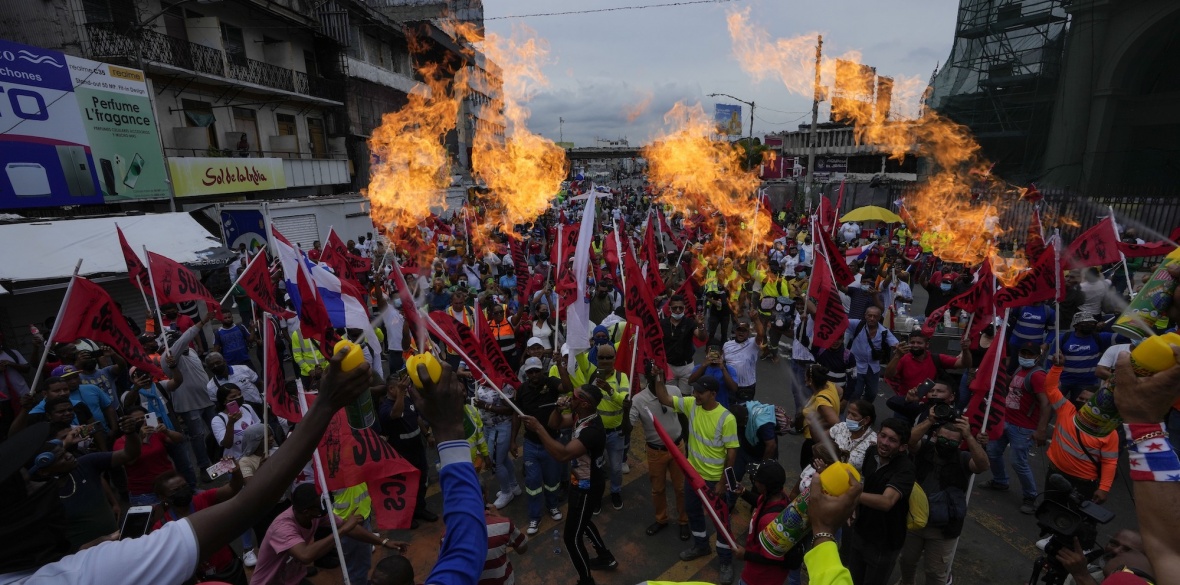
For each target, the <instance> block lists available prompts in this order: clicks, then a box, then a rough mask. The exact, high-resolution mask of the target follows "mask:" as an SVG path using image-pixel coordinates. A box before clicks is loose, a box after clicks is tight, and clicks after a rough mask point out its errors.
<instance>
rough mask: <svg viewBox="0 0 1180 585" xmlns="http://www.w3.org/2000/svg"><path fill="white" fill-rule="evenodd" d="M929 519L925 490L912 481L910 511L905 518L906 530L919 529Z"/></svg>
mask: <svg viewBox="0 0 1180 585" xmlns="http://www.w3.org/2000/svg"><path fill="white" fill-rule="evenodd" d="M929 520H930V502H929V500H927V499H926V491H925V490H923V489H922V486H921V485H918V483H916V482H915V483H914V489H913V491H911V492H910V512H909V514H907V515H906V518H905V529H906V530H921V529H923V528H925V527H926V523H927V522H929Z"/></svg>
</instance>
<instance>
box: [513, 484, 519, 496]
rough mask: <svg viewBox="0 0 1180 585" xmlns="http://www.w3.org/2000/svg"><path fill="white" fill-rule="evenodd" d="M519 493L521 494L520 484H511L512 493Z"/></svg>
mask: <svg viewBox="0 0 1180 585" xmlns="http://www.w3.org/2000/svg"><path fill="white" fill-rule="evenodd" d="M520 494H521V491H520V486H518V485H514V486H512V495H514V496H519V495H520Z"/></svg>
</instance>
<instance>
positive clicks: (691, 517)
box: [684, 480, 733, 565]
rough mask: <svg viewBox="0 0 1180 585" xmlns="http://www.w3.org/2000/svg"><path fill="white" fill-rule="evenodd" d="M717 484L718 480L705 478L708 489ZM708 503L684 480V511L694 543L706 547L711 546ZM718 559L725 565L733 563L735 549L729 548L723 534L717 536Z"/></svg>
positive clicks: (710, 489)
mask: <svg viewBox="0 0 1180 585" xmlns="http://www.w3.org/2000/svg"><path fill="white" fill-rule="evenodd" d="M716 486H717V481H709V480H705V489H706V490H709V491H712V490H713V489H714V488H715V487H716ZM706 505H707V504H705V503H704V502H702V501H701V498H700V496H698V495H697V492H696V490H694V489H692V485H691V484H690V483H689V482H687V481H686V482H684V511H685V513H687V514H688V527H689V529H690V530H692V538H693V543H694V545H695V546H696V547H697V548H704V549H707V548H709V533H708V531H707V528H706V526H705V517H706V516H707V515H708V514H707V513H706V512H705V506H706ZM709 519H710V520H712V516H709ZM725 529H726V530H729V526H726V527H725ZM731 534H732V532H731ZM717 560H719V561H721V564H723V565H729V564H732V563H733V550H731V549H730V548H729V544H727V543H726V542H725V539H724V538H722V537H721V536H718V537H717Z"/></svg>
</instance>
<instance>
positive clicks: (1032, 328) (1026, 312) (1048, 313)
mask: <svg viewBox="0 0 1180 585" xmlns="http://www.w3.org/2000/svg"><path fill="white" fill-rule="evenodd" d="M1052 317H1053V311H1052V310H1051V309H1049V307H1046V306H1045V305H1040V306H1035V307H1021V309H1020V316H1019V317H1017V318H1016V326H1015V327H1013V328H1012V337H1013V338H1014V340H1019V341H1032V342H1034V343H1036V344H1038V345H1040V343H1041V341H1042V340H1043V339H1044V338H1045V329H1047V328H1048V326H1049V321H1050V319H1051V318H1052Z"/></svg>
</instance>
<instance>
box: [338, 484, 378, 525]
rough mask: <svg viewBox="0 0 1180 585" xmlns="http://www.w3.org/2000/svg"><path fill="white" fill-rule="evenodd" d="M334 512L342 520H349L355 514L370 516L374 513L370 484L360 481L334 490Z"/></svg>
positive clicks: (362, 516) (363, 516)
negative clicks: (348, 486)
mask: <svg viewBox="0 0 1180 585" xmlns="http://www.w3.org/2000/svg"><path fill="white" fill-rule="evenodd" d="M332 512H333V513H334V514H336V515H337V516H339V517H340V518H341V519H342V520H347V519H348V518H351V517H352V516H353V515H360V517H361V518H368V517H369V515H370V514H372V513H373V500H372V499H371V498H370V497H369V485H368V484H365V483H360V484H357V485H354V486H352V487H350V488H344V489H342V490H336V491H334V492H332Z"/></svg>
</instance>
